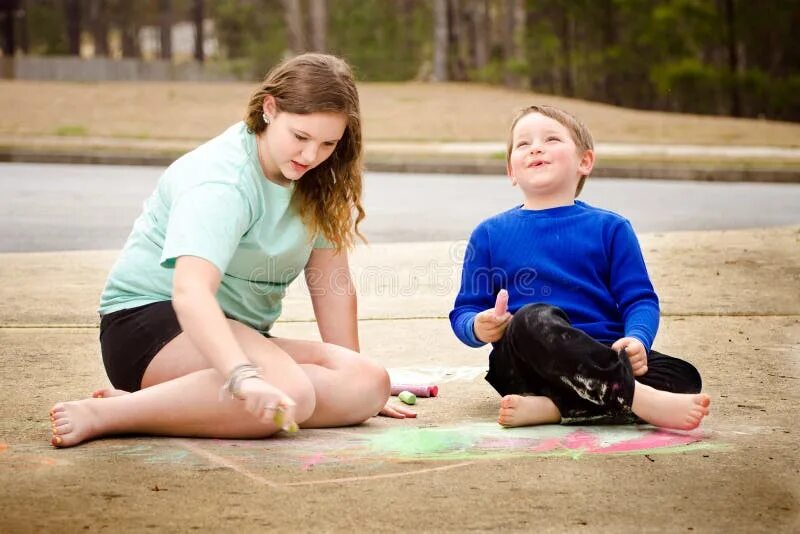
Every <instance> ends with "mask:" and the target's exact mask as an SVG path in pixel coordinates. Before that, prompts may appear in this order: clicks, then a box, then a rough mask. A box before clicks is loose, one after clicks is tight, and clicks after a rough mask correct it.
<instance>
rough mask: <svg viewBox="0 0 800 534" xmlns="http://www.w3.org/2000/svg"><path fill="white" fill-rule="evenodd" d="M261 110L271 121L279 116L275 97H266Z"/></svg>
mask: <svg viewBox="0 0 800 534" xmlns="http://www.w3.org/2000/svg"><path fill="white" fill-rule="evenodd" d="M261 108H262V109H263V110H264V113H266V114H267V116H268V117H270V118H271V119H272V118H275V115H277V114H278V105H277V104H276V103H275V97H274V96H272V95H265V96H264V103H263V104H262V106H261Z"/></svg>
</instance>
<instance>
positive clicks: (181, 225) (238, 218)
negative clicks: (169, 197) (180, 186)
mask: <svg viewBox="0 0 800 534" xmlns="http://www.w3.org/2000/svg"><path fill="white" fill-rule="evenodd" d="M251 213H252V211H251V207H250V204H249V202H248V201H247V198H246V197H245V196H244V194H243V193H242V192H241V191H240V190H239V189H238V188H237V187H236V186H234V185H231V184H224V183H216V182H213V183H204V184H200V185H196V186H193V187H191V188H189V189H187V190H185V191H183V192H181V193H180V194H179V195H178V196H177V198H176V199H175V200H174V201H173V203H172V206H170V213H169V222H168V223H167V233H166V237H165V241H164V249H163V251H162V253H161V266H162V267H166V268H168V269H171V268H174V267H175V261H176V260H177V259H178V258H179V257H180V256H197V257H199V258H203V259H205V260H208V261H210V262H211V263H213V264H214V265H215V266H216V267H217V269H219V271H220V273H224V272H225V269H226V268H227V267H228V264H229V263H230V261H231V258H232V257H233V254H234V253H235V252H236V249H237V247H238V246H239V242H240V240H241V238H242V236H243V235H244V234H245V232H247V230H248V228H249V226H250V220H251Z"/></svg>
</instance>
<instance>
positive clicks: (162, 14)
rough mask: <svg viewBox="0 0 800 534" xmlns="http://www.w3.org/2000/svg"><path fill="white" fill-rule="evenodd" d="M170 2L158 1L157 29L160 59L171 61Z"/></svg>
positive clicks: (168, 0) (166, 0) (165, 0)
mask: <svg viewBox="0 0 800 534" xmlns="http://www.w3.org/2000/svg"><path fill="white" fill-rule="evenodd" d="M171 4H172V2H171V1H170V0H158V29H159V34H160V37H161V47H160V50H159V52H160V54H159V55H160V57H161V59H166V60H169V61H172V5H171Z"/></svg>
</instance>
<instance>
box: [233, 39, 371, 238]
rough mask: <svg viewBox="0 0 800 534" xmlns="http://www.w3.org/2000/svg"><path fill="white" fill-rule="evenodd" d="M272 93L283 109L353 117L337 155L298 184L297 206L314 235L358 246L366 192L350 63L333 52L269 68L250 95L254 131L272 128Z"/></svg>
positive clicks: (249, 115)
mask: <svg viewBox="0 0 800 534" xmlns="http://www.w3.org/2000/svg"><path fill="white" fill-rule="evenodd" d="M266 95H271V96H272V97H273V98H275V104H276V106H277V108H278V111H286V112H288V113H295V114H301V115H305V114H308V113H317V112H333V113H341V114H343V115H344V116H345V117H347V126H346V128H345V131H344V135H343V136H342V138H341V139H340V140H339V142H338V143H337V145H336V148H335V149H334V151H333V153H332V154H331V155H330V157H329V158H328V159H326V160H325V161H324V162H322V163H321V164H320V165H319V166H317V167H315V168H313V169H311V170H310V171H308V173H306V175H305V176H303V179H302V180H299V181H298V182H297V183H296V185H295V190H294V194H293V196H292V204H293V205H294V206H295V207H296V208H297V210H298V211H299V213H300V215H301V216H302V218H303V220H304V221H305V223H306V224H307V225H308V226H309V228H310V229H311V231H312V234H316V233H317V232H321V233H322V234H323V235H324V236H325V237H326V238H327V239H328V241H330V242H331V243H333V245H334V246H335V247H336V250H337V251H339V250H342V249H348V248H350V247H352V246H353V244H354V243H353V242H354V237H355V236H358V237H360V238H361V239H362V240H364V241H366V240H365V239H364V236H363V235H361V232H359V230H358V225H359V223H360V222H361V221H362V220H363V219H364V208H363V207H362V205H361V193H362V183H361V175H362V171H363V168H362V152H363V148H362V143H361V112H360V109H359V103H358V91H357V90H356V84H355V81H354V80H353V72H352V70H351V69H350V66H349V65H348V64H347V63H346V62H345V61H344V60H343V59H341V58H338V57H335V56H331V55H327V54H313V53H309V54H302V55H299V56H296V57H293V58H291V59H288V60H286V61H284V62H283V63H280V64H279V65H277V66H275V67H274V68H273V69H272V70H270V71H269V73H268V74H267V76H266V78H265V79H264V81H263V82H261V85H260V86H259V88H258V89H257V90H256V91H255V93H254V94H253V96H252V97H251V98H250V102H249V103H248V105H247V111H246V113H245V117H244V122H245V124H247V129H248V131H250V132H251V133H256V134H258V133H261V132H263V131H264V130H266V129H267V127H268V126H267V124H266V123H265V122H264V118H263V109H262V108H263V105H264V98H265V97H266Z"/></svg>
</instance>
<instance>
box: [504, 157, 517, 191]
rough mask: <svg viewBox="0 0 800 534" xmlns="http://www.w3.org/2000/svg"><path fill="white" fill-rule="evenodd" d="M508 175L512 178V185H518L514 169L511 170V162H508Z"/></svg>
mask: <svg viewBox="0 0 800 534" xmlns="http://www.w3.org/2000/svg"><path fill="white" fill-rule="evenodd" d="M506 175H508V179H509V180H511V185H514V186H515V185H517V179H516V178H515V177H514V171H512V170H511V162H507V163H506Z"/></svg>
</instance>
